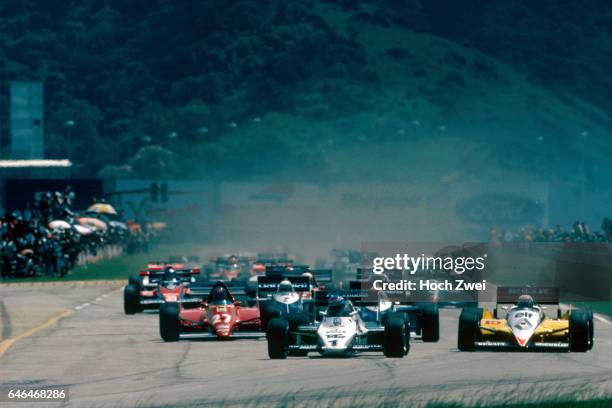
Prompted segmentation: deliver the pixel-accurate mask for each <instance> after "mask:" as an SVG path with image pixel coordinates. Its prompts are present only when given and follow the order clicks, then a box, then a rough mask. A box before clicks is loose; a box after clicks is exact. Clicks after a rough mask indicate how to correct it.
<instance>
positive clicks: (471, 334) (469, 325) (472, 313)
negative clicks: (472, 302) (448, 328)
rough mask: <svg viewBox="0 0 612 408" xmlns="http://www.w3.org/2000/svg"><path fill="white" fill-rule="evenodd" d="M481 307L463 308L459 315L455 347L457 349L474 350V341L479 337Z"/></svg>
mask: <svg viewBox="0 0 612 408" xmlns="http://www.w3.org/2000/svg"><path fill="white" fill-rule="evenodd" d="M481 318H482V309H478V308H474V309H463V310H462V311H461V315H459V330H458V333H457V348H458V349H459V351H474V349H475V348H476V346H475V344H474V343H475V342H476V341H477V340H478V339H479V337H480V327H479V326H480V319H481Z"/></svg>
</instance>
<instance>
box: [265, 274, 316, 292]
mask: <svg viewBox="0 0 612 408" xmlns="http://www.w3.org/2000/svg"><path fill="white" fill-rule="evenodd" d="M284 279H287V280H288V281H289V282H291V284H292V285H293V289H294V290H295V291H296V292H310V291H311V290H312V281H311V279H310V277H308V276H259V277H257V294H258V295H260V296H262V295H263V296H267V295H269V294H271V293H274V292H276V290H277V289H278V285H279V284H280V283H281V282H282V281H283V280H284Z"/></svg>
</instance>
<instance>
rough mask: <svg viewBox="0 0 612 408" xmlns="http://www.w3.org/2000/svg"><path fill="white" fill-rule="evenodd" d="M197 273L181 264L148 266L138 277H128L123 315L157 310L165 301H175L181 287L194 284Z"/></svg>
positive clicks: (196, 269) (197, 269) (198, 271)
mask: <svg viewBox="0 0 612 408" xmlns="http://www.w3.org/2000/svg"><path fill="white" fill-rule="evenodd" d="M199 273H200V269H199V268H184V267H183V264H182V263H175V264H166V265H163V264H160V263H154V264H149V265H148V267H147V269H146V270H144V271H141V272H140V276H138V277H136V276H130V280H129V282H128V285H127V286H126V287H125V288H124V289H123V310H124V312H125V314H136V313H140V312H142V311H143V310H144V309H157V308H158V307H159V305H161V304H162V303H163V302H164V301H165V300H168V299H170V300H172V299H174V300H176V299H177V298H178V296H179V293H180V290H181V287H182V286H185V285H189V284H191V283H193V282H195V280H196V276H197V275H198V274H199Z"/></svg>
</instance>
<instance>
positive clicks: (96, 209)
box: [87, 203, 117, 215]
mask: <svg viewBox="0 0 612 408" xmlns="http://www.w3.org/2000/svg"><path fill="white" fill-rule="evenodd" d="M87 212H89V213H97V214H112V215H117V211H115V208H114V207H113V206H112V205H110V204H106V203H97V204H94V205H92V206H90V207H89V208H88V209H87Z"/></svg>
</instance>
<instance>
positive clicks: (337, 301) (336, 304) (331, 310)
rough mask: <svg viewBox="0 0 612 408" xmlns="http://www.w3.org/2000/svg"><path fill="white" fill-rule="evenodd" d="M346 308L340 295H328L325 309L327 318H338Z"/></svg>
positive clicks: (344, 301)
mask: <svg viewBox="0 0 612 408" xmlns="http://www.w3.org/2000/svg"><path fill="white" fill-rule="evenodd" d="M345 306H346V300H345V299H344V297H342V296H341V295H330V296H329V306H328V307H327V314H328V316H339V315H341V314H342V311H343V310H344V308H345Z"/></svg>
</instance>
